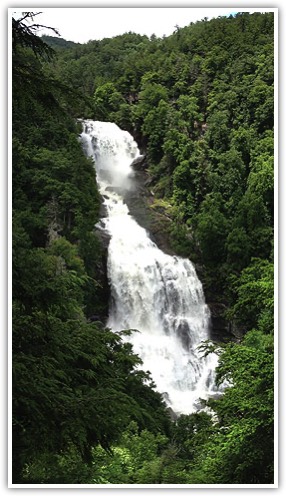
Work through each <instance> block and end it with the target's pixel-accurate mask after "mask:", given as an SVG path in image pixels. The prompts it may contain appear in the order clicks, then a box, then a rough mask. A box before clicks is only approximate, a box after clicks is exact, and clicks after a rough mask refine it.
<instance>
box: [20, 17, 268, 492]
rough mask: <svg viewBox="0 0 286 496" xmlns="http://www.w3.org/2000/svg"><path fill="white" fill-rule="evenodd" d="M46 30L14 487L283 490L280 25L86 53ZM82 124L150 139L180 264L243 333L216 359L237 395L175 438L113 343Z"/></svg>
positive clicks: (23, 59)
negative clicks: (191, 266) (278, 457)
mask: <svg viewBox="0 0 286 496" xmlns="http://www.w3.org/2000/svg"><path fill="white" fill-rule="evenodd" d="M34 19H35V17H33V15H32V14H31V13H30V14H28V13H27V14H26V16H24V17H23V18H22V19H18V20H15V19H13V30H12V32H13V33H12V34H13V39H12V52H13V143H12V145H13V483H14V484H39V483H42V484H272V483H273V480H274V479H273V478H274V409H273V398H274V377H273V376H274V363H273V353H274V318H273V313H274V295H273V289H274V281H273V279H274V271H273V262H274V244H273V227H274V198H273V197H274V179H273V175H274V168H273V161H274V158H273V155H274V130H273V127H274V122H273V114H274V108H273V107H274V75H273V74H274V14H273V13H264V14H260V13H254V14H248V13H239V14H236V15H235V16H234V17H233V16H230V17H228V18H227V17H220V18H217V19H212V20H210V21H208V20H207V19H206V18H205V19H204V20H202V21H200V22H197V23H195V24H192V23H191V24H190V25H189V26H188V27H185V28H177V29H176V31H175V32H174V33H173V34H172V35H171V36H169V37H163V38H157V37H156V36H152V37H151V38H148V37H147V36H141V35H138V34H135V33H126V34H124V35H121V36H117V37H114V38H111V39H103V40H102V41H90V42H88V43H87V44H84V45H80V44H75V43H72V42H66V41H65V40H61V39H60V38H58V37H55V36H45V37H42V38H40V37H38V36H37V24H36V22H37V20H35V21H34ZM27 20H30V21H32V22H33V23H32V24H31V23H30V24H29V23H27V22H26V21H27ZM56 34H57V33H56ZM82 117H84V118H91V119H96V120H102V121H111V122H115V123H117V124H118V125H119V126H120V127H121V128H122V129H126V130H128V131H129V132H130V133H131V134H132V135H133V136H134V137H135V139H136V141H137V142H138V143H139V146H140V149H141V151H142V152H143V153H145V154H146V160H147V164H148V169H147V173H148V176H149V183H148V184H149V186H148V187H149V188H150V191H151V190H152V195H153V197H154V200H153V209H154V210H156V209H159V210H160V212H163V213H165V214H166V215H168V218H169V219H171V221H170V222H169V224H168V236H169V239H170V243H171V246H172V249H173V250H174V251H175V252H176V253H177V254H178V255H181V256H184V257H187V258H190V259H191V260H192V261H193V262H194V263H195V264H196V267H197V270H198V273H199V275H200V278H201V280H202V282H203V287H204V291H205V295H206V299H207V301H208V302H212V303H213V306H212V307H211V308H212V309H213V310H215V311H216V312H217V313H218V314H219V316H220V317H221V318H223V319H224V321H225V322H227V325H228V329H229V331H230V332H231V333H232V336H233V339H231V340H229V342H226V343H220V344H219V345H217V344H210V343H206V346H205V349H206V353H210V352H215V353H218V354H219V366H218V368H217V381H218V383H219V382H222V381H223V380H224V379H227V380H228V381H229V387H228V388H227V389H226V390H225V392H224V394H223V395H222V396H221V397H220V398H218V399H211V400H209V401H208V407H209V410H211V411H212V412H213V414H212V415H210V414H209V413H207V411H202V412H198V413H193V414H190V415H181V416H179V417H178V418H177V419H175V420H173V421H171V419H170V415H169V413H168V410H167V409H166V407H165V404H164V402H163V399H162V398H161V396H160V394H159V393H158V392H156V388H155V384H154V383H153V381H152V377H150V375H148V374H147V373H145V372H143V371H142V370H141V369H140V359H139V357H138V356H137V355H135V354H134V353H133V351H132V347H131V345H130V344H128V343H126V342H125V341H124V340H123V339H122V335H123V334H124V333H128V332H129V331H128V330H122V333H121V335H120V334H115V333H113V332H112V331H111V330H110V329H106V328H105V324H104V320H105V318H106V315H107V312H108V298H109V295H108V283H107V281H106V276H105V271H104V264H105V253H104V246H103V245H102V243H101V241H100V239H99V237H98V234H97V232H96V230H95V228H94V226H95V224H96V223H97V221H98V220H99V216H100V203H101V200H100V196H99V193H98V190H97V185H96V177H95V171H94V164H93V162H92V160H91V159H88V158H86V157H85V156H84V154H83V151H82V147H81V144H80V142H79V139H78V136H79V133H80V132H81V129H80V125H79V124H78V122H77V119H78V118H82ZM92 315H97V316H99V319H97V320H96V321H93V319H92V318H91V316H92Z"/></svg>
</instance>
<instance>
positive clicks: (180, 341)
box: [81, 120, 217, 414]
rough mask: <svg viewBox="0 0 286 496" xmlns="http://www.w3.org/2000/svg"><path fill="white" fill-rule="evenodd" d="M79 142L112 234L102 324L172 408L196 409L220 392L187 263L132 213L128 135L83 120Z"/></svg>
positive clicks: (132, 153) (205, 314)
mask: <svg viewBox="0 0 286 496" xmlns="http://www.w3.org/2000/svg"><path fill="white" fill-rule="evenodd" d="M83 129H84V130H83V133H82V135H81V140H82V143H83V147H84V149H85V152H86V154H87V155H88V156H91V157H93V158H94V162H95V167H96V173H97V181H98V184H99V189H100V192H101V194H102V196H103V198H104V204H105V207H106V211H107V217H106V218H105V219H102V221H101V228H103V229H104V230H106V231H107V232H108V233H109V235H110V237H111V239H110V243H109V249H108V277H109V282H110V287H111V300H112V301H111V306H110V315H109V319H108V322H107V326H108V327H109V328H111V329H112V330H113V331H115V332H117V331H120V330H123V329H136V330H138V332H133V333H132V334H131V336H129V337H126V339H128V340H129V341H130V342H131V343H132V345H133V349H134V352H135V353H137V354H138V355H139V356H140V357H141V359H142V361H143V366H142V368H143V369H144V370H146V371H147V370H148V371H150V372H151V375H152V378H153V380H154V382H155V384H156V386H157V390H158V391H159V392H160V393H162V394H163V396H164V398H165V401H166V403H167V405H168V406H170V407H171V408H172V410H173V411H174V412H175V413H177V414H180V413H184V414H189V413H192V412H194V411H197V410H198V409H200V408H201V405H200V401H199V399H200V398H202V399H207V398H208V397H210V396H212V395H214V394H215V393H216V392H217V389H216V387H215V384H214V379H215V373H214V370H215V367H216V365H217V357H216V355H214V354H211V355H209V356H208V357H206V358H204V357H203V356H202V354H201V353H200V352H199V350H198V346H199V345H200V344H201V343H202V341H205V340H207V339H209V317H210V316H209V310H208V307H207V305H206V304H205V300H204V294H203V289H202V285H201V283H200V281H199V279H198V277H197V275H196V271H195V269H194V266H193V265H192V263H191V262H190V261H189V260H187V259H183V258H180V257H177V256H170V255H166V254H165V253H163V252H162V251H161V250H160V249H159V248H158V247H157V246H156V244H155V243H154V242H153V241H152V240H151V239H150V237H149V235H148V233H147V231H146V230H145V229H143V228H142V227H140V226H139V225H138V224H137V222H136V221H135V220H134V219H133V218H132V217H131V215H130V214H129V211H128V207H127V205H126V204H125V203H124V199H123V195H124V191H126V190H130V189H132V187H133V182H132V175H133V170H132V168H131V163H132V161H133V160H134V159H135V158H136V157H138V156H139V155H140V153H139V150H138V147H137V144H136V143H135V141H134V140H133V138H132V136H131V135H130V134H129V133H128V132H127V131H123V130H121V129H120V128H119V127H118V126H117V125H116V124H113V123H109V122H97V121H91V120H85V121H83Z"/></svg>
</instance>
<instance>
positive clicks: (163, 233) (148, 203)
mask: <svg viewBox="0 0 286 496" xmlns="http://www.w3.org/2000/svg"><path fill="white" fill-rule="evenodd" d="M132 168H133V170H134V181H135V184H136V188H135V189H134V191H132V192H128V193H126V194H125V196H124V199H125V201H126V204H127V205H128V208H129V211H130V214H131V215H132V216H133V217H134V218H135V219H136V221H137V222H138V224H139V225H141V226H142V227H144V228H145V229H147V230H148V232H149V233H150V236H151V239H153V240H154V242H155V243H156V244H157V246H158V247H159V248H160V249H161V250H162V251H164V252H165V253H167V254H169V255H175V252H174V250H173V249H172V247H171V239H170V234H169V231H170V227H171V222H172V219H171V218H170V217H168V215H167V214H166V213H165V212H164V209H160V208H156V203H155V198H154V196H153V194H152V187H151V178H150V176H149V174H148V163H147V160H146V157H145V156H144V155H142V156H140V157H138V158H137V159H135V160H134V161H133V163H132ZM154 207H155V208H154ZM206 300H207V304H208V305H209V308H210V311H211V339H212V340H213V341H216V342H221V341H224V340H229V339H234V338H239V337H240V335H239V332H238V331H237V330H236V329H235V328H234V326H233V325H232V324H231V323H230V322H229V321H227V320H226V319H225V318H224V316H223V314H224V312H225V310H226V306H225V305H223V304H221V303H217V302H213V301H208V295H206Z"/></svg>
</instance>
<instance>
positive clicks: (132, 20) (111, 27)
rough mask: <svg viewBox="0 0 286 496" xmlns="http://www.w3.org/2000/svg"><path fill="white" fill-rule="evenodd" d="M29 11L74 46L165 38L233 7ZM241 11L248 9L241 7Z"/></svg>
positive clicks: (229, 10)
mask: <svg viewBox="0 0 286 496" xmlns="http://www.w3.org/2000/svg"><path fill="white" fill-rule="evenodd" d="M22 10H23V7H22V9H18V11H20V12H21V11H22ZM26 10H28V9H26ZM31 10H32V11H33V12H42V13H41V14H39V15H38V16H36V17H35V22H36V23H38V24H43V25H45V26H49V27H53V28H56V29H57V30H58V31H59V33H60V35H61V37H62V38H64V39H66V40H69V41H74V42H77V43H87V42H88V41H89V40H100V39H102V38H110V37H113V36H116V35H120V34H123V33H126V32H129V31H132V32H135V33H139V34H142V35H144V34H146V35H147V36H151V35H152V34H155V35H156V36H157V37H162V36H163V35H166V36H169V35H170V34H172V33H173V32H174V31H175V29H176V26H179V27H184V26H187V25H189V24H190V23H191V22H196V21H199V20H201V19H203V18H204V17H208V18H209V19H210V18H212V17H218V16H228V15H230V14H231V13H235V11H234V9H233V7H229V8H194V7H187V8H186V7H183V8H177V7H159V8H158V7H157V8H154V7H153V8H150V7H143V8H142V7H141V8H140V7H107V8H104V7H93V8H90V7H89V8H80V7H77V8H75V7H70V8H51V7H50V8H39V9H36V8H35V7H33V9H31ZM243 10H250V9H245V8H244V9H243ZM253 10H254V9H252V10H251V11H253ZM258 10H259V9H258ZM260 10H262V9H260ZM15 11H17V9H11V12H15ZM236 11H237V10H236ZM39 34H49V35H51V36H55V34H54V33H53V32H52V31H48V32H47V31H45V30H44V29H42V30H41V31H40V32H39Z"/></svg>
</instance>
